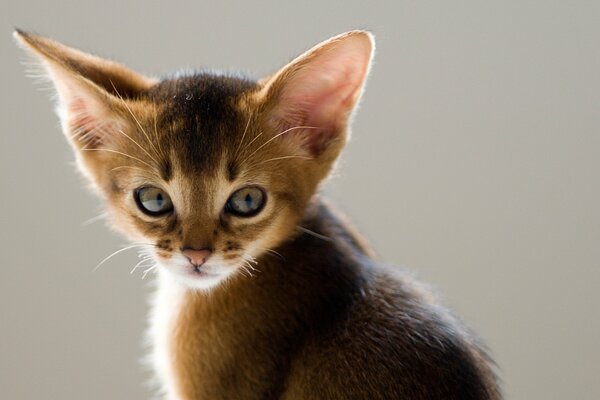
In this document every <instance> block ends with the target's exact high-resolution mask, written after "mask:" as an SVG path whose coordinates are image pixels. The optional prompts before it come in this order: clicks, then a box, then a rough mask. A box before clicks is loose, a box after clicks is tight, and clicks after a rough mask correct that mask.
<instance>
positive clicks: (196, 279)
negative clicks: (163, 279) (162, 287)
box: [170, 273, 229, 290]
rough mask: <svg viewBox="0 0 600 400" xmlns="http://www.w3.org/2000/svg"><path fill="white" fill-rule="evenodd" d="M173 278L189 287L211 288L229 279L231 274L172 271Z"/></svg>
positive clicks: (197, 288)
mask: <svg viewBox="0 0 600 400" xmlns="http://www.w3.org/2000/svg"><path fill="white" fill-rule="evenodd" d="M170 274H171V275H173V278H174V279H175V280H176V281H177V282H179V283H180V284H181V285H183V286H185V287H187V288H188V289H194V290H210V289H212V288H214V287H216V286H218V285H219V284H221V283H222V282H223V281H225V280H226V279H227V277H228V276H229V274H211V275H200V276H198V275H193V274H192V273H190V274H180V273H170Z"/></svg>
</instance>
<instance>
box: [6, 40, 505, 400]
mask: <svg viewBox="0 0 600 400" xmlns="http://www.w3.org/2000/svg"><path fill="white" fill-rule="evenodd" d="M16 37H17V38H18V40H19V41H20V42H21V43H22V44H23V45H24V46H25V47H27V48H29V49H30V50H32V51H33V53H34V54H36V55H37V56H39V58H40V59H41V60H42V62H43V64H44V66H45V68H46V70H47V71H48V74H49V76H50V77H51V78H52V80H53V82H54V84H55V86H56V89H57V93H58V95H59V116H60V117H61V122H62V126H63V130H64V132H65V134H66V135H67V138H68V139H69V141H70V143H71V144H72V146H73V147H74V149H75V153H76V155H77V159H78V163H79V166H80V168H81V170H82V171H83V172H84V174H85V175H86V176H87V177H88V178H89V180H90V182H91V184H92V187H93V188H94V190H96V192H97V193H98V194H99V195H100V196H101V197H102V198H103V199H104V200H105V202H106V203H107V209H108V211H109V214H110V216H111V218H112V224H113V226H114V227H115V228H116V229H117V230H118V231H120V232H122V233H123V234H125V235H126V236H127V237H129V238H130V239H132V240H134V241H137V242H143V243H145V244H144V245H142V244H139V245H140V246H142V247H143V248H144V251H146V252H148V254H150V256H151V257H152V259H153V260H154V261H155V262H156V265H157V272H158V273H157V279H158V288H157V292H156V296H155V299H154V304H153V309H152V313H151V328H150V336H151V340H152V342H153V365H154V368H155V371H156V374H157V378H158V380H159V382H160V385H161V387H162V389H163V392H164V395H165V396H166V398H168V399H172V400H175V399H179V400H191V399H290V400H291V399H396V398H397V399H500V398H501V397H500V394H499V390H498V387H497V383H496V378H495V375H494V372H493V366H492V362H491V361H490V359H489V358H488V356H487V355H486V353H485V351H484V350H483V349H482V347H481V345H480V344H479V343H478V341H477V340H476V338H475V337H474V335H473V334H472V333H471V332H469V331H468V330H467V329H465V328H464V327H463V325H462V324H461V323H460V322H459V321H458V320H457V319H456V318H455V317H454V316H453V315H452V314H451V313H450V312H448V311H447V310H446V309H445V308H443V307H442V306H441V305H440V304H439V303H438V302H437V300H436V299H435V297H434V296H433V295H432V293H431V291H430V290H429V289H428V288H427V287H426V286H424V285H422V284H420V283H418V282H416V281H415V280H414V279H413V278H412V277H411V276H410V275H408V274H407V273H405V272H402V271H400V270H398V269H396V268H391V267H387V266H384V265H381V264H378V263H377V262H375V261H374V260H373V254H372V251H371V250H370V249H369V247H368V246H367V245H366V244H365V242H364V240H363V239H362V238H361V237H360V236H359V235H358V234H357V233H356V231H355V230H354V229H353V228H352V227H351V226H350V225H349V224H348V223H346V222H345V219H344V218H343V217H341V216H340V215H339V214H338V213H337V212H336V211H335V210H334V209H333V208H332V206H331V205H329V204H328V203H327V202H325V201H324V200H323V199H321V198H320V197H319V196H318V194H317V193H318V188H319V185H320V184H321V182H322V181H323V180H324V179H325V178H326V177H327V175H328V173H329V171H330V170H331V168H332V167H333V165H334V163H335V161H336V159H337V157H338V155H339V153H340V151H341V149H342V148H343V146H344V144H345V142H346V140H347V137H348V131H349V121H350V119H351V116H352V113H353V110H354V109H355V106H356V103H357V102H358V100H359V98H360V95H361V93H362V89H363V86H364V82H365V80H366V77H367V74H368V71H369V67H370V63H371V57H372V53H373V38H372V36H371V35H370V34H368V33H366V32H362V31H352V32H348V33H346V34H343V35H340V36H337V37H335V38H332V39H330V40H328V41H326V42H324V43H322V44H320V45H318V46H316V47H315V48H313V49H311V50H309V51H308V52H306V53H305V54H303V55H301V56H300V57H298V58H296V59H295V60H293V61H292V62H290V63H289V64H288V65H286V66H285V67H284V68H282V69H281V70H279V71H278V72H277V73H275V74H274V75H272V76H270V77H267V78H265V79H263V80H260V81H254V80H251V79H247V78H244V77H239V76H232V75H217V74H209V73H203V72H197V73H190V74H187V75H182V76H176V77H174V78H166V79H161V80H159V79H154V78H148V77H145V76H143V75H141V74H138V73H136V72H133V71H131V70H129V69H127V68H125V67H123V66H121V65H119V64H116V63H113V62H110V61H106V60H102V59H99V58H97V57H94V56H90V55H88V54H85V53H82V52H79V51H77V50H74V49H71V48H68V47H66V46H64V45H61V44H59V43H57V42H54V41H52V40H49V39H45V38H42V37H39V36H35V35H31V34H28V33H25V32H20V31H19V32H17V33H16ZM137 242H136V243H137ZM147 243H150V245H148V244H147Z"/></svg>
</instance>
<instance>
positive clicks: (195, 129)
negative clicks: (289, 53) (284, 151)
mask: <svg viewBox="0 0 600 400" xmlns="http://www.w3.org/2000/svg"><path fill="white" fill-rule="evenodd" d="M256 88H257V84H256V83H255V82H254V81H252V80H249V79H246V78H243V77H239V76H228V75H214V74H209V73H195V74H191V75H187V76H178V77H175V78H171V79H165V80H162V81H161V82H159V83H157V84H156V85H155V86H154V87H152V88H151V89H150V90H149V91H148V93H147V94H146V97H147V99H149V100H150V101H151V102H153V103H155V104H156V105H158V106H159V107H158V109H159V110H160V111H158V113H159V115H158V116H157V117H158V122H157V124H158V129H159V131H160V133H161V142H162V143H161V144H162V145H163V146H164V147H166V148H168V149H169V151H168V154H169V155H170V157H177V162H176V164H177V165H178V166H179V167H180V168H182V169H184V170H186V172H194V173H197V172H203V173H209V172H211V171H213V170H214V169H215V168H216V167H217V166H219V165H220V161H221V160H222V158H223V155H224V153H227V152H229V151H230V150H231V148H232V147H234V146H235V145H236V144H237V143H238V141H239V135H241V134H242V132H243V130H244V128H245V126H246V124H247V122H248V116H247V113H246V112H245V111H244V110H242V109H240V103H241V102H240V100H241V99H242V98H243V97H244V96H245V95H247V94H248V93H250V92H252V91H254V90H256ZM165 161H166V160H165Z"/></svg>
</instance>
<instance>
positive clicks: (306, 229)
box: [297, 225, 333, 242]
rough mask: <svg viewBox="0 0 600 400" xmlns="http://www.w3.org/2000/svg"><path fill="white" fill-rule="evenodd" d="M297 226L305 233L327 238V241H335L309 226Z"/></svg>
mask: <svg viewBox="0 0 600 400" xmlns="http://www.w3.org/2000/svg"><path fill="white" fill-rule="evenodd" d="M297 228H298V229H299V230H301V231H302V232H304V233H308V234H309V235H312V236H314V237H316V238H319V239H323V240H326V241H328V242H332V241H333V239H332V238H330V237H329V236H325V235H321V234H320V233H317V232H315V231H311V230H310V229H308V228H305V227H303V226H300V225H298V226H297Z"/></svg>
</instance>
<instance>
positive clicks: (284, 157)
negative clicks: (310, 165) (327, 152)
mask: <svg viewBox="0 0 600 400" xmlns="http://www.w3.org/2000/svg"><path fill="white" fill-rule="evenodd" d="M288 158H301V159H303V160H312V159H313V158H312V157H307V156H281V157H274V158H269V159H268V160H264V161H261V162H260V163H259V164H262V163H266V162H269V161H277V160H286V159H288Z"/></svg>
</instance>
